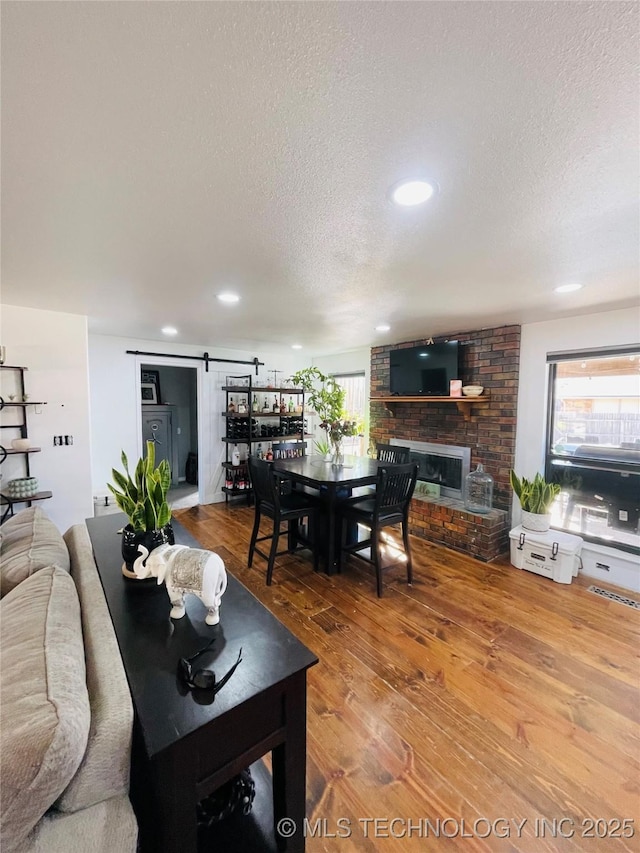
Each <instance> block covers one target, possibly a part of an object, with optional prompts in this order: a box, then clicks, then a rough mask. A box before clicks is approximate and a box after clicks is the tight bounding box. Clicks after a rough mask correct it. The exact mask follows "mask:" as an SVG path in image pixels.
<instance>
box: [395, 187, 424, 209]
mask: <svg viewBox="0 0 640 853" xmlns="http://www.w3.org/2000/svg"><path fill="white" fill-rule="evenodd" d="M433 193H434V188H433V186H432V185H431V184H428V183H427V182H426V181H403V183H401V184H398V185H397V186H396V187H395V188H394V190H393V192H392V198H393V200H394V201H395V203H396V204H400V205H402V206H403V207H413V205H416V204H424V202H425V201H429V199H430V198H431V196H432V195H433Z"/></svg>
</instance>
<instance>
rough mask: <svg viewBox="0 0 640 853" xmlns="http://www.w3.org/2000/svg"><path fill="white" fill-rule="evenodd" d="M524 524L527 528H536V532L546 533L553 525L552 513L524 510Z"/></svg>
mask: <svg viewBox="0 0 640 853" xmlns="http://www.w3.org/2000/svg"><path fill="white" fill-rule="evenodd" d="M522 526H523V527H524V528H525V530H534V531H535V532H536V533H546V532H547V530H548V529H549V528H550V527H551V513H550V512H547V513H544V515H542V514H540V513H538V512H527V511H526V510H524V509H523V510H522Z"/></svg>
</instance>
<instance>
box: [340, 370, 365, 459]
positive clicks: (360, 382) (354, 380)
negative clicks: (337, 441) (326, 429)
mask: <svg viewBox="0 0 640 853" xmlns="http://www.w3.org/2000/svg"><path fill="white" fill-rule="evenodd" d="M333 376H334V379H335V380H336V382H337V383H338V384H339V385H341V386H342V387H343V388H344V390H345V391H346V396H345V398H344V408H345V411H346V412H347V415H348V416H349V417H350V418H354V419H355V420H357V421H359V422H360V423H361V424H363V425H364V421H365V415H366V407H367V388H366V386H365V381H364V380H365V376H364V373H335V374H333ZM344 451H345V453H348V454H350V455H352V456H363V455H364V453H365V447H364V436H363V435H354V436H351V437H348V438H345V439H344Z"/></svg>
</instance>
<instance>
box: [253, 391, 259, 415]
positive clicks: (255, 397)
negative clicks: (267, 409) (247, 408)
mask: <svg viewBox="0 0 640 853" xmlns="http://www.w3.org/2000/svg"><path fill="white" fill-rule="evenodd" d="M252 409H253V411H254V412H258V411H260V410H259V409H258V395H257V394H254V395H253V404H252Z"/></svg>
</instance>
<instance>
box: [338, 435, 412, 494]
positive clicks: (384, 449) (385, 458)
mask: <svg viewBox="0 0 640 853" xmlns="http://www.w3.org/2000/svg"><path fill="white" fill-rule="evenodd" d="M376 459H377V460H378V461H379V462H387V463H388V464H389V465H405V464H406V463H407V462H410V461H411V448H410V447H404V446H403V445H400V444H378V445H376ZM375 493H376V490H375V489H373V488H371V486H359V487H358V488H356V489H354V490H353V497H352V498H351V500H352V501H356V500H360V499H361V498H372V497H373V496H374V495H375Z"/></svg>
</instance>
